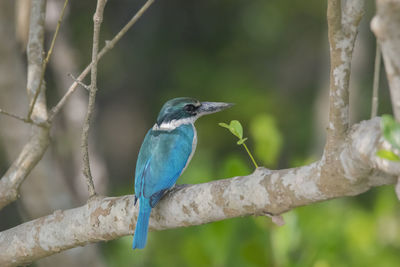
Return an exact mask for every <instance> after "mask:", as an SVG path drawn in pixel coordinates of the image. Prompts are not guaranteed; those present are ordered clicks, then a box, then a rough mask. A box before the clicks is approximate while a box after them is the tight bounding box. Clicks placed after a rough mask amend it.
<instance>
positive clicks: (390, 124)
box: [381, 115, 400, 150]
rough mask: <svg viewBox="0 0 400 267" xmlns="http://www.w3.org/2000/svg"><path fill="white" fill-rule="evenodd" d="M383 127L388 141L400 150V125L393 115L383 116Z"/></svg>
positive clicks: (384, 135)
mask: <svg viewBox="0 0 400 267" xmlns="http://www.w3.org/2000/svg"><path fill="white" fill-rule="evenodd" d="M381 127H382V133H383V137H384V138H385V139H386V141H388V142H389V143H390V144H391V145H392V146H393V147H395V148H397V149H399V150H400V123H398V122H396V121H395V120H394V119H393V117H392V116H391V115H383V116H382V121H381Z"/></svg>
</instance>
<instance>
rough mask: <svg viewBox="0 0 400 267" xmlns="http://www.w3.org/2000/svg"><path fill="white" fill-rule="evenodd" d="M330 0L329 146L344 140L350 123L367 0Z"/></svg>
mask: <svg viewBox="0 0 400 267" xmlns="http://www.w3.org/2000/svg"><path fill="white" fill-rule="evenodd" d="M343 3H344V7H343V8H342V6H341V0H328V9H327V20H328V35H329V44H330V60H331V70H330V94H329V127H328V135H327V149H328V151H330V150H333V149H335V148H336V147H337V144H338V142H341V141H342V140H343V137H344V136H345V135H346V132H347V130H348V127H349V81H350V71H351V59H352V55H353V48H354V42H355V39H356V36H357V27H358V24H359V22H360V20H361V18H362V15H363V13H364V0H345V1H343Z"/></svg>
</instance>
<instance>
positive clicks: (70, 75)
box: [68, 73, 90, 91]
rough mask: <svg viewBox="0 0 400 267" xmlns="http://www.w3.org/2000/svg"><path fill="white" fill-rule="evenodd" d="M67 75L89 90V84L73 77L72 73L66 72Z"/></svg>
mask: <svg viewBox="0 0 400 267" xmlns="http://www.w3.org/2000/svg"><path fill="white" fill-rule="evenodd" d="M68 77H70V78H71V79H72V80H74V81H75V82H77V83H78V84H79V85H80V86H82V87H83V88H85V89H86V90H87V91H90V85H86V84H84V83H83V82H81V81H79V80H78V79H77V78H75V77H74V75H72V74H71V73H68Z"/></svg>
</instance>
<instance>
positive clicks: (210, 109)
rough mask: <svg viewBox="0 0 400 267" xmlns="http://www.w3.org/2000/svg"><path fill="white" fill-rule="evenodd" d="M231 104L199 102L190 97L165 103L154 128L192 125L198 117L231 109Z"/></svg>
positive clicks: (168, 128)
mask: <svg viewBox="0 0 400 267" xmlns="http://www.w3.org/2000/svg"><path fill="white" fill-rule="evenodd" d="M232 105H233V104H231V103H223V102H200V101H198V100H196V99H194V98H190V97H179V98H174V99H171V100H169V101H167V102H166V103H165V104H164V106H163V107H162V108H161V111H160V113H159V114H158V117H157V123H156V125H155V127H156V128H159V129H165V130H172V129H175V128H176V127H178V126H179V125H182V124H188V123H194V122H195V121H196V119H198V118H199V117H201V116H203V115H206V114H211V113H215V112H218V111H221V110H224V109H226V108H229V107H231V106H232Z"/></svg>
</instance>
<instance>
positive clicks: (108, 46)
mask: <svg viewBox="0 0 400 267" xmlns="http://www.w3.org/2000/svg"><path fill="white" fill-rule="evenodd" d="M153 2H154V0H147V2H146V3H145V4H144V5H143V6H142V7H141V8H140V9H139V11H138V12H136V14H135V15H134V16H133V17H132V18H131V19H130V21H129V22H128V23H127V24H126V25H125V26H124V27H123V28H122V29H121V30H120V31H119V32H118V33H117V34H116V35H115V36H114V38H113V39H112V40H111V41H106V45H105V46H104V47H103V48H102V49H101V51H100V52H99V54H98V56H97V61H100V59H101V58H102V57H103V56H104V55H105V54H106V53H107V52H108V51H110V50H111V49H113V48H114V46H115V45H116V44H117V43H118V41H119V40H121V38H122V36H124V35H125V34H126V33H127V32H128V30H129V29H130V28H131V27H132V26H133V25H134V24H135V23H136V22H137V21H138V20H139V18H140V17H141V16H142V15H143V14H144V13H145V12H146V10H147V9H148V8H149V7H150V6H151V4H153ZM91 68H92V63H90V64H89V65H88V66H87V67H86V68H85V69H84V70H83V71H82V73H81V74H80V75H79V76H78V77H77V78H76V81H75V82H74V83H73V84H72V85H71V86H70V87H69V88H68V90H67V92H66V93H65V95H64V96H63V97H62V98H61V99H60V101H59V102H58V103H57V105H55V106H54V107H53V108H52V109H51V111H50V116H49V121H50V122H51V121H53V119H54V117H55V115H57V113H58V112H59V111H60V109H61V108H62V107H63V106H64V105H65V102H66V101H67V100H68V98H69V97H70V96H71V95H72V94H73V93H74V92H75V89H76V88H77V87H78V85H79V82H82V81H83V79H84V78H85V77H86V75H88V73H89V71H90V70H91Z"/></svg>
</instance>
